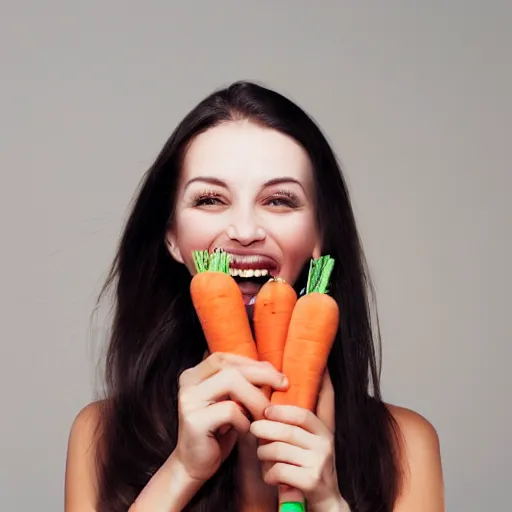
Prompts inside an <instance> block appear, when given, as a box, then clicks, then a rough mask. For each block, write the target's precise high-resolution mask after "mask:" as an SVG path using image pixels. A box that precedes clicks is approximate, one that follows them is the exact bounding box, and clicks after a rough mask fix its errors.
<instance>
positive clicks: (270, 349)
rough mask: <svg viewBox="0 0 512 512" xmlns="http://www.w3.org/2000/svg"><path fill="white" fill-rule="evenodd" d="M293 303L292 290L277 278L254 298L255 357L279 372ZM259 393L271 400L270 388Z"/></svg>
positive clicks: (294, 297)
mask: <svg viewBox="0 0 512 512" xmlns="http://www.w3.org/2000/svg"><path fill="white" fill-rule="evenodd" d="M296 302H297V294H296V293H295V290H294V289H293V287H292V286H290V285H289V284H288V283H287V282H286V281H284V280H283V279H279V278H273V279H271V280H270V281H268V282H267V283H265V284H264V285H263V286H262V287H261V289H260V291H259V292H258V295H256V301H255V303H254V314H253V322H254V334H255V338H256V348H257V350H258V357H259V359H260V360H261V361H268V362H270V363H272V364H273V365H274V367H275V368H276V370H278V371H281V370H282V365H283V352H284V346H285V342H286V335H287V333H288V326H289V324H290V318H291V316H292V313H293V308H294V306H295V303H296ZM262 391H263V392H264V393H265V394H266V395H267V397H268V398H270V394H271V388H270V387H268V386H264V387H263V388H262Z"/></svg>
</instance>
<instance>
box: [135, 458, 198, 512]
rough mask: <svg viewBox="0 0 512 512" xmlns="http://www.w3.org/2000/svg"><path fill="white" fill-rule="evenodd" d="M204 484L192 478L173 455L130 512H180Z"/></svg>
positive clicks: (153, 478) (143, 491) (149, 483)
mask: <svg viewBox="0 0 512 512" xmlns="http://www.w3.org/2000/svg"><path fill="white" fill-rule="evenodd" d="M203 483H204V481H200V480H197V479H194V478H192V477H191V476H190V475H189V473H188V472H187V470H186V468H185V466H184V465H183V464H182V463H181V461H180V460H179V457H177V456H176V454H175V453H172V454H171V456H170V457H169V458H168V459H167V460H166V461H165V463H164V464H163V465H162V467H161V468H160V469H159V470H158V471H157V472H156V473H155V474H154V475H153V477H152V478H151V480H150V481H149V482H148V484H147V485H146V487H144V489H143V490H142V492H141V493H140V494H139V496H138V497H137V499H136V500H135V502H134V503H133V505H132V507H131V508H130V512H147V511H151V512H180V511H181V510H183V509H184V508H185V507H186V505H187V504H188V503H189V501H190V500H191V499H192V498H193V497H194V495H195V494H196V493H197V491H198V490H199V489H200V488H201V486H202V485H203Z"/></svg>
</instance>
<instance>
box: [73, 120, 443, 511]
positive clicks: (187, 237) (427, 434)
mask: <svg viewBox="0 0 512 512" xmlns="http://www.w3.org/2000/svg"><path fill="white" fill-rule="evenodd" d="M205 177H206V178H207V179H206V180H205V179H204V178H205ZM180 178H181V179H180V184H179V188H178V193H177V198H176V211H175V216H174V222H173V224H172V226H171V229H170V230H169V231H168V233H167V234H166V241H167V244H168V247H169V251H170V254H171V256H172V257H173V258H175V259H176V260H177V261H179V262H181V263H183V264H184V265H186V266H187V268H188V269H189V271H190V272H191V273H194V265H193V261H192V258H191V254H192V251H193V250H195V249H213V248H215V247H222V248H224V249H226V250H228V251H229V250H233V251H234V250H243V251H248V252H250V253H252V254H263V255H266V256H268V257H270V258H272V259H273V260H274V261H275V262H276V264H277V266H278V269H279V276H280V277H282V278H284V279H286V280H287V281H288V282H290V283H293V282H294V281H295V280H296V278H297V276H298V275H299V273H300V271H301V269H302V267H303V265H304V263H305V262H307V261H308V260H309V258H311V257H318V256H320V255H321V246H320V239H319V235H318V230H317V226H316V224H315V204H314V200H313V198H314V188H313V173H312V169H311V166H310V162H309V160H308V157H307V154H306V153H305V151H304V150H303V149H302V148H301V147H300V146H299V145H298V144H297V143H296V142H295V141H293V140H292V139H290V138H288V137H286V136H285V135H282V134H280V133H278V132H276V131H273V130H270V129H268V128H263V127H260V126H258V125H256V124H253V123H251V122H247V121H237V122H230V123H225V124H222V125H219V126H217V127H215V128H213V129H210V130H209V131H207V132H205V133H203V134H201V135H199V136H198V137H197V138H196V139H195V140H194V141H193V142H192V144H191V145H190V147H189V149H188V151H187V154H186V156H185V160H184V167H183V169H182V175H181V177H180ZM276 179H279V180H280V182H279V183H276V182H275V180H276ZM272 180H274V181H272ZM290 197H293V201H292V202H290ZM283 377H284V376H283V375H282V374H280V373H279V372H277V371H276V370H275V368H273V367H272V365H270V364H268V363H264V362H259V361H251V360H248V359H246V358H240V357H239V356H232V355H226V354H224V355H222V354H211V355H209V354H206V355H205V359H204V360H203V361H202V362H201V363H200V364H199V365H197V366H195V367H193V368H191V369H189V370H187V371H186V372H184V373H183V374H182V376H181V378H180V391H179V396H178V406H179V421H180V429H179V435H178V444H177V447H176V450H175V451H174V452H173V453H172V454H171V455H170V456H169V458H168V460H167V461H166V462H165V463H164V465H163V466H162V467H161V468H160V469H159V470H158V471H157V472H156V474H155V475H154V476H153V477H152V479H151V480H150V482H149V483H148V485H147V486H146V487H145V488H144V489H143V491H142V492H141V494H140V495H139V497H138V498H137V500H136V502H135V503H134V504H133V506H132V507H131V508H130V511H131V512H134V511H135V512H139V511H145V510H151V511H152V512H158V511H162V512H164V511H166V512H169V511H179V510H181V509H182V508H183V507H184V505H185V504H186V503H188V501H189V500H190V499H191V498H192V496H193V495H194V494H195V493H196V492H197V490H198V489H199V488H200V487H201V485H203V483H204V482H205V481H206V480H208V478H210V477H211V476H212V475H213V474H214V473H215V471H216V470H217V469H218V467H219V465H220V464H221V463H222V461H223V460H224V459H225V457H226V456H227V455H228V454H229V452H230V451H231V449H232V448H233V446H234V445H235V443H237V444H238V448H239V452H240V457H239V458H240V465H239V467H238V472H239V477H240V481H241V494H242V510H244V511H249V510H260V511H261V510H274V509H275V508H276V501H275V500H276V497H277V493H276V486H277V485H290V486H292V487H294V488H296V489H299V490H301V491H302V492H303V493H304V494H305V496H306V499H307V500H308V511H311V512H334V511H337V512H347V511H348V510H349V508H348V506H347V504H346V502H345V500H344V499H343V497H342V496H341V495H340V493H339V491H338V482H337V476H336V472H335V470H334V450H333V430H334V392H333V389H332V384H331V382H330V379H329V376H328V375H326V376H325V378H324V381H323V384H322V388H321V391H320V398H319V401H318V407H317V410H316V411H315V413H312V412H310V411H306V410H304V409H300V408H297V407H291V406H272V407H270V408H269V405H270V403H269V401H268V399H267V398H266V397H265V395H264V394H263V393H262V392H261V390H260V389H259V386H262V385H268V386H271V387H272V388H273V389H285V388H286V385H287V383H286V382H285V381H283ZM236 402H238V403H240V404H241V405H242V406H243V408H245V409H246V410H247V411H249V412H250V413H251V415H252V416H253V417H258V418H263V419H260V420H258V421H252V422H251V421H250V420H249V419H248V417H247V416H246V415H245V414H244V413H243V409H242V408H241V407H240V406H239V405H237V403H236ZM389 408H390V411H391V413H392V414H393V416H394V417H395V419H396V421H397V423H398V425H399V427H400V429H401V432H402V435H403V439H404V447H405V448H404V450H403V451H402V453H401V459H400V464H401V466H402V468H403V472H404V483H403V488H402V490H401V494H400V498H399V500H398V503H397V504H396V507H395V512H413V511H414V512H427V511H428V512H442V511H444V488H443V478H442V469H441V458H440V449H439V440H438V437H437V434H436V432H435V430H434V428H433V427H432V425H431V424H430V423H429V422H428V421H427V420H425V419H424V418H423V417H421V416H420V415H418V414H417V413H414V412H413V411H410V410H407V409H403V408H399V407H394V406H389ZM98 414H99V408H98V404H91V405H89V406H88V407H86V408H85V409H84V410H83V411H81V413H80V414H79V415H78V416H77V418H76V420H75V422H74V424H73V426H72V429H71V434H70V438H69V447H68V459H67V469H66V508H65V510H66V512H92V511H94V510H95V509H94V499H95V495H96V480H95V478H96V477H95V473H94V464H93V460H92V453H93V452H92V448H93V446H94V445H93V429H94V426H95V425H96V424H97V422H98ZM212 433H215V435H213V434H212ZM260 440H264V441H267V442H266V443H264V444H262V445H261V446H260V445H259V441H260ZM170 482H172V483H173V485H170V484H169V483H170Z"/></svg>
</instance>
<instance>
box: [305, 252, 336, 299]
mask: <svg viewBox="0 0 512 512" xmlns="http://www.w3.org/2000/svg"><path fill="white" fill-rule="evenodd" d="M333 268H334V259H333V258H331V257H330V256H329V255H327V256H321V257H320V258H317V259H312V260H311V263H310V265H309V274H308V283H307V285H306V293H313V292H317V293H327V292H328V288H329V280H330V278H331V273H332V270H333Z"/></svg>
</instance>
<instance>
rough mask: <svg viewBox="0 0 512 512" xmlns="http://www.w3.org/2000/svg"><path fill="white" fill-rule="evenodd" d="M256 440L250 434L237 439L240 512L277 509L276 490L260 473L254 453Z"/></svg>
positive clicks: (259, 466) (259, 511)
mask: <svg viewBox="0 0 512 512" xmlns="http://www.w3.org/2000/svg"><path fill="white" fill-rule="evenodd" d="M257 446H258V442H257V440H256V438H255V437H254V436H253V435H251V434H246V435H245V436H242V437H240V438H239V440H238V478H239V481H240V490H241V498H242V507H241V510H242V512H263V511H265V512H266V511H269V510H277V490H276V488H275V487H273V486H270V485H267V484H266V483H265V482H264V481H263V478H262V475H261V463H260V461H259V459H258V456H257V454H256V448H257Z"/></svg>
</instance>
